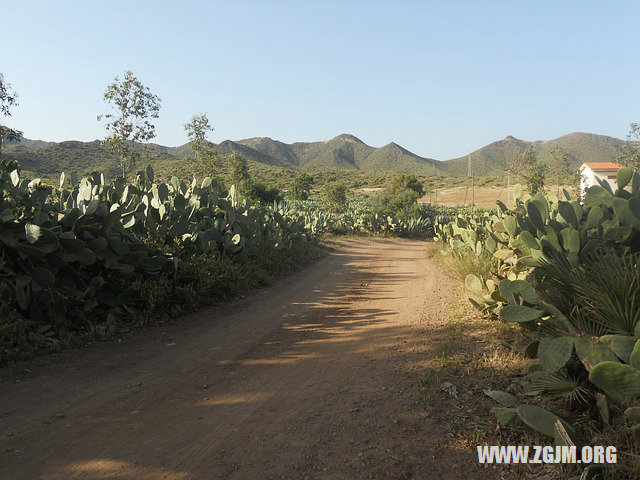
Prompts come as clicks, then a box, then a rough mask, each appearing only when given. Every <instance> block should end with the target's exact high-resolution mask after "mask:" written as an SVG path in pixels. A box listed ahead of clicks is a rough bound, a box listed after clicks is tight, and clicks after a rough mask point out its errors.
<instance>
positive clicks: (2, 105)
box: [0, 72, 22, 159]
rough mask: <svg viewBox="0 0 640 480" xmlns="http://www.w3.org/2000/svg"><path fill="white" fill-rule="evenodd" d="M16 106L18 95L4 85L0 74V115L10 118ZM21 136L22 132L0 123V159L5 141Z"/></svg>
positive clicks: (18, 138) (7, 85)
mask: <svg viewBox="0 0 640 480" xmlns="http://www.w3.org/2000/svg"><path fill="white" fill-rule="evenodd" d="M17 105H18V95H17V94H16V92H14V91H13V90H12V89H11V85H10V84H8V83H6V82H5V80H4V75H2V73H1V72H0V115H1V116H3V117H10V116H11V109H12V108H13V107H15V106H17ZM21 136H22V132H20V131H19V130H14V129H12V128H9V127H7V126H6V125H3V124H2V123H0V159H1V158H2V145H3V143H4V142H5V140H9V141H11V140H18V141H20V138H21Z"/></svg>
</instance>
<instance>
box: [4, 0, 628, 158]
mask: <svg viewBox="0 0 640 480" xmlns="http://www.w3.org/2000/svg"><path fill="white" fill-rule="evenodd" d="M0 11H2V12H3V13H4V14H6V13H9V15H7V16H6V17H5V18H3V20H2V26H1V30H0V39H1V41H2V42H3V44H4V49H3V50H4V54H3V58H2V60H0V72H2V73H3V74H4V76H5V80H6V81H8V82H9V83H11V84H12V86H13V88H14V89H15V90H16V91H17V92H18V94H19V96H20V99H19V100H20V105H19V106H18V107H17V108H15V109H14V113H13V116H12V117H11V118H9V119H5V120H6V123H7V124H9V125H10V126H13V127H15V128H18V129H20V130H23V131H24V132H25V136H26V137H27V138H32V139H41V140H49V141H60V140H71V139H74V140H94V139H96V138H101V137H103V136H104V130H103V128H102V126H101V124H99V123H98V122H97V120H96V115H97V114H99V113H104V111H105V105H104V103H103V101H102V93H103V92H104V89H105V87H106V86H107V84H108V83H109V82H110V81H111V80H112V79H113V77H114V76H115V75H122V74H123V73H124V72H125V71H126V70H128V69H131V70H133V72H134V73H135V74H136V75H137V76H138V78H140V80H141V81H142V82H143V83H145V84H146V85H147V86H149V87H150V88H151V90H152V91H153V93H155V94H156V95H158V96H159V97H160V98H161V99H162V109H161V111H160V118H159V119H158V120H157V121H156V126H157V129H156V132H157V138H156V139H154V140H153V141H154V142H156V143H160V144H164V145H179V144H183V143H185V142H186V141H187V139H186V135H185V133H184V130H183V124H184V123H185V122H187V121H188V120H189V119H190V117H191V115H193V114H194V113H199V112H206V113H207V114H208V116H209V118H210V120H211V122H212V124H213V125H214V126H215V128H216V130H215V131H214V132H213V133H212V135H211V137H210V139H211V140H212V141H214V142H219V141H221V140H224V139H241V138H247V137H255V136H268V137H271V138H274V139H278V140H281V141H284V142H293V141H315V140H326V139H329V138H332V137H334V136H336V135H338V134H341V133H351V134H354V135H356V136H357V137H359V138H360V139H362V140H363V141H364V142H366V143H368V144H369V145H373V146H382V145H384V144H387V143H389V142H391V141H394V142H396V143H399V144H400V145H402V146H404V147H405V148H408V149H409V150H411V151H413V152H414V153H416V154H418V155H422V156H425V157H431V158H436V159H441V160H444V159H447V158H452V157H457V156H461V155H465V154H466V153H468V152H470V151H472V150H475V149H477V148H479V147H481V146H483V145H485V144H487V143H490V142H492V141H495V140H499V139H501V138H504V137H505V136H507V135H513V136H516V137H518V138H522V139H525V140H547V139H551V138H555V137H558V136H560V135H564V134H567V133H570V132H574V131H584V132H591V133H599V134H604V135H611V136H616V137H620V138H624V137H625V136H626V133H627V131H628V129H629V123H630V122H632V121H640V91H639V89H638V85H639V83H638V79H639V78H640V63H639V62H638V60H637V51H638V45H639V44H640V42H639V40H640V28H638V25H639V23H638V22H639V20H638V19H639V18H640V2H635V1H616V2H595V1H592V2H590V1H581V2H578V1H562V2H558V1H536V2H526V1H506V0H505V1H482V2H481V1H471V0H469V1H455V0H454V1H446V2H445V1H439V2H435V1H391V0H389V1H384V2H383V1H375V0H371V1H353V0H342V1H338V0H336V1H328V0H319V1H311V0H309V1H275V0H274V1H235V2H233V1H224V2H223V1H188V0H184V1H182V2H176V1H172V2H168V1H136V2H133V1H119V0H117V1H101V2H98V1H86V0H85V1H30V0H25V1H21V2H11V3H9V2H8V0H0ZM4 16H5V15H3V17H4ZM5 120H3V121H5Z"/></svg>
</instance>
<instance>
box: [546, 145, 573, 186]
mask: <svg viewBox="0 0 640 480" xmlns="http://www.w3.org/2000/svg"><path fill="white" fill-rule="evenodd" d="M551 158H552V160H553V164H552V166H551V168H550V171H551V173H552V175H553V177H554V180H555V182H556V185H557V186H558V187H557V193H558V194H559V193H560V185H562V184H563V183H565V182H566V183H568V184H569V186H570V187H571V188H572V189H573V190H574V192H579V190H580V174H579V173H578V170H577V169H576V168H575V167H574V166H573V165H572V163H571V157H570V156H569V154H568V153H567V152H565V151H564V150H563V149H562V147H560V146H558V145H556V146H555V147H553V149H552V150H551Z"/></svg>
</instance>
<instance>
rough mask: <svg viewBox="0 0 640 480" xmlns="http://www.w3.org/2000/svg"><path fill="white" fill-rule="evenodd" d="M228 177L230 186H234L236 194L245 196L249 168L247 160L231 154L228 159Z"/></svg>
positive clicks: (236, 154) (236, 153) (237, 154)
mask: <svg viewBox="0 0 640 480" xmlns="http://www.w3.org/2000/svg"><path fill="white" fill-rule="evenodd" d="M228 164H229V168H228V172H229V173H228V175H229V183H230V185H234V186H235V188H236V191H237V192H238V193H242V194H246V193H247V191H248V187H249V180H250V178H251V177H250V176H249V167H248V165H247V160H246V159H245V158H244V157H243V156H242V155H240V154H239V153H238V152H233V153H232V154H231V155H229V159H228Z"/></svg>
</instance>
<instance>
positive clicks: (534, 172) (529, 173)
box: [509, 145, 549, 195]
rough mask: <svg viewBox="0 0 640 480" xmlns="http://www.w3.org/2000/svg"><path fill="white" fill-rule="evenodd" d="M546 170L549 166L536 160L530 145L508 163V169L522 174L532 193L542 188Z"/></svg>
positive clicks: (536, 156) (536, 157)
mask: <svg viewBox="0 0 640 480" xmlns="http://www.w3.org/2000/svg"><path fill="white" fill-rule="evenodd" d="M548 170H549V166H548V165H547V164H546V163H543V162H540V161H539V160H538V155H537V154H536V151H535V150H534V148H533V146H531V145H529V146H528V147H526V148H525V149H524V150H522V152H520V155H518V157H517V158H515V159H514V160H512V161H511V162H510V163H509V171H510V172H512V173H514V174H516V175H519V176H522V178H523V180H524V182H525V183H526V184H527V188H528V189H529V193H531V194H532V195H534V194H536V193H538V192H539V191H540V190H543V189H544V184H545V181H546V178H547V172H548Z"/></svg>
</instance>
